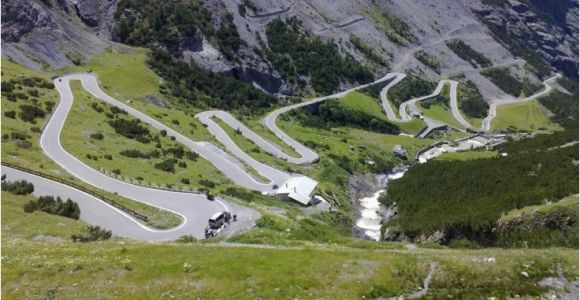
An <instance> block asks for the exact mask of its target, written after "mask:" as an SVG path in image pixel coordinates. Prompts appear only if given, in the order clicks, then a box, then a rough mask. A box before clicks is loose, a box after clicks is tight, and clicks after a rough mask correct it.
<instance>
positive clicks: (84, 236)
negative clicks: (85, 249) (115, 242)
mask: <svg viewBox="0 0 580 300" xmlns="http://www.w3.org/2000/svg"><path fill="white" fill-rule="evenodd" d="M111 236H112V233H111V231H110V230H106V229H105V228H101V227H100V226H93V225H89V226H87V227H85V229H84V230H83V231H82V232H81V233H80V234H78V235H77V234H73V235H72V236H71V239H72V240H73V241H74V242H82V243H86V242H93V241H104V240H108V239H110V238H111Z"/></svg>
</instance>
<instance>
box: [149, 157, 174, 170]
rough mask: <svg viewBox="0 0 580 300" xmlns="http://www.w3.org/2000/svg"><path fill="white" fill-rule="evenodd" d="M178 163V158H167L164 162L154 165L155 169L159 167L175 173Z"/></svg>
mask: <svg viewBox="0 0 580 300" xmlns="http://www.w3.org/2000/svg"><path fill="white" fill-rule="evenodd" d="M176 163H177V159H175V158H170V159H166V160H164V161H162V162H158V163H156V164H155V165H154V167H155V169H159V170H161V171H165V172H170V173H174V172H175V164H176Z"/></svg>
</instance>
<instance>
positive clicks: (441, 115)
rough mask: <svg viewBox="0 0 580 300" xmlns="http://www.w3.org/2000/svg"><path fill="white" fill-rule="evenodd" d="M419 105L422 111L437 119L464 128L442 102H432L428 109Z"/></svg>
mask: <svg viewBox="0 0 580 300" xmlns="http://www.w3.org/2000/svg"><path fill="white" fill-rule="evenodd" d="M417 107H418V108H419V109H420V110H421V112H422V113H423V114H424V115H425V116H427V117H428V118H431V119H433V120H436V121H441V122H443V123H447V124H449V125H451V126H453V127H455V128H463V126H462V125H461V124H460V123H459V122H457V120H455V118H454V117H453V115H452V114H451V111H449V109H447V108H446V107H444V106H443V105H441V104H431V106H430V107H429V108H428V109H427V108H424V107H422V106H421V105H420V104H419V105H417Z"/></svg>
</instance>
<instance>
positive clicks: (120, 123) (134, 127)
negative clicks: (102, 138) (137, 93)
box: [109, 119, 149, 139]
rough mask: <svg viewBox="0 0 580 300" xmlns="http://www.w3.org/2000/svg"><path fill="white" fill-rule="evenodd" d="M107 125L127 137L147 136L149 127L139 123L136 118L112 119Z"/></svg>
mask: <svg viewBox="0 0 580 300" xmlns="http://www.w3.org/2000/svg"><path fill="white" fill-rule="evenodd" d="M109 125H111V127H113V129H115V132H116V133H118V134H120V135H122V136H124V137H126V138H129V139H137V138H139V137H141V138H147V137H146V136H147V135H149V129H147V127H143V126H141V125H139V121H138V120H131V121H129V120H126V119H114V120H112V121H109Z"/></svg>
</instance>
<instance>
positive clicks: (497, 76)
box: [481, 68, 541, 97]
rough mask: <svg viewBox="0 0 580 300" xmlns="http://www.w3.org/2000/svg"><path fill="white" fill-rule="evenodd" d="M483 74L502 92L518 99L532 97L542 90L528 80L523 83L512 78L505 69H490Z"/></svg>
mask: <svg viewBox="0 0 580 300" xmlns="http://www.w3.org/2000/svg"><path fill="white" fill-rule="evenodd" d="M481 74H482V75H484V76H485V77H487V78H489V79H490V80H491V82H493V84H495V85H496V86H497V87H499V88H500V89H501V90H502V91H504V92H506V93H508V94H510V95H512V96H516V97H519V96H521V95H523V96H530V95H532V94H533V93H534V92H536V91H537V90H539V89H540V88H541V87H540V86H538V85H533V84H531V83H530V82H529V81H527V79H525V80H524V81H523V82H522V81H521V80H520V79H518V78H516V77H514V76H512V75H511V74H510V72H509V70H508V69H505V68H494V69H489V70H485V71H482V72H481Z"/></svg>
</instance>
